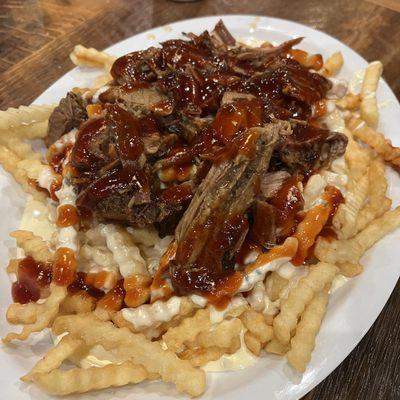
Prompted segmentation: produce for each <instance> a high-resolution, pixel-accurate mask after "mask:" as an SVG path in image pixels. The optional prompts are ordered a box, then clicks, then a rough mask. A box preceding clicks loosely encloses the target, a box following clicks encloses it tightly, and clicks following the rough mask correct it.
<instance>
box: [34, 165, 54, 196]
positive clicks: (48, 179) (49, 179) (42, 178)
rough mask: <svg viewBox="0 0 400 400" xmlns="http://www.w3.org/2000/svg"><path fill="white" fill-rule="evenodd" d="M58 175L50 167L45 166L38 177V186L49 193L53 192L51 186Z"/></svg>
mask: <svg viewBox="0 0 400 400" xmlns="http://www.w3.org/2000/svg"><path fill="white" fill-rule="evenodd" d="M55 178H56V175H55V173H54V171H53V168H51V167H50V166H48V165H44V166H43V168H41V169H40V172H39V176H38V180H37V182H38V185H39V186H40V187H42V188H44V189H46V190H47V191H48V192H49V193H50V191H51V185H52V183H53V182H54V180H55Z"/></svg>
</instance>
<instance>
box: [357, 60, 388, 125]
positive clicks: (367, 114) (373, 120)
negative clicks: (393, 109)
mask: <svg viewBox="0 0 400 400" xmlns="http://www.w3.org/2000/svg"><path fill="white" fill-rule="evenodd" d="M382 69H383V67H382V63H381V62H380V61H374V62H372V63H370V64H369V65H368V67H367V68H366V70H365V75H364V80H363V83H362V88H361V106H360V114H361V118H362V119H363V120H364V121H365V122H366V123H367V124H368V125H369V126H371V127H372V128H376V127H377V125H378V120H379V111H378V105H377V102H376V89H377V88H378V83H379V79H380V77H381V75H382Z"/></svg>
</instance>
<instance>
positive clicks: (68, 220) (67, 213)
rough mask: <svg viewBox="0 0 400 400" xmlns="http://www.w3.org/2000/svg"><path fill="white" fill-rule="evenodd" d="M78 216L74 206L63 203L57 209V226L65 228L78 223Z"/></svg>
mask: <svg viewBox="0 0 400 400" xmlns="http://www.w3.org/2000/svg"><path fill="white" fill-rule="evenodd" d="M78 222H79V216H78V211H77V209H76V207H75V206H73V205H71V204H65V205H63V206H59V207H58V209H57V222H56V224H57V226H58V227H59V228H66V227H68V226H73V225H76V224H78Z"/></svg>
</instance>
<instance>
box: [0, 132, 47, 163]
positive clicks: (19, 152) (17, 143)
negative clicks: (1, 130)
mask: <svg viewBox="0 0 400 400" xmlns="http://www.w3.org/2000/svg"><path fill="white" fill-rule="evenodd" d="M0 144H1V145H3V146H5V147H7V148H9V149H10V150H11V151H12V152H14V154H15V155H16V156H17V157H19V158H21V159H32V160H34V159H40V157H41V154H40V153H39V152H35V151H33V150H32V146H31V145H30V144H29V143H26V142H23V141H22V140H21V139H20V138H19V137H16V136H8V135H1V134H0Z"/></svg>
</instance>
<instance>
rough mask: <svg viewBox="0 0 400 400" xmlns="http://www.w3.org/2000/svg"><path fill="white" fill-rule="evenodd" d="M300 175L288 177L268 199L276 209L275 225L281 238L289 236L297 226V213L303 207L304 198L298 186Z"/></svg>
mask: <svg viewBox="0 0 400 400" xmlns="http://www.w3.org/2000/svg"><path fill="white" fill-rule="evenodd" d="M300 181H301V177H299V176H291V177H289V178H288V179H287V180H286V181H285V183H284V184H283V186H282V187H281V188H280V189H279V191H278V193H277V194H276V195H275V196H274V197H273V198H272V199H271V200H270V203H271V204H272V205H273V206H274V207H275V209H276V215H275V218H276V225H277V227H278V230H279V236H280V238H281V240H283V239H285V238H286V237H287V236H290V235H291V234H292V233H293V232H294V230H295V229H296V226H297V222H298V219H297V215H298V213H299V212H300V211H301V210H303V208H304V199H303V196H302V194H301V192H300V189H299V187H298V185H299V182H300Z"/></svg>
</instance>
